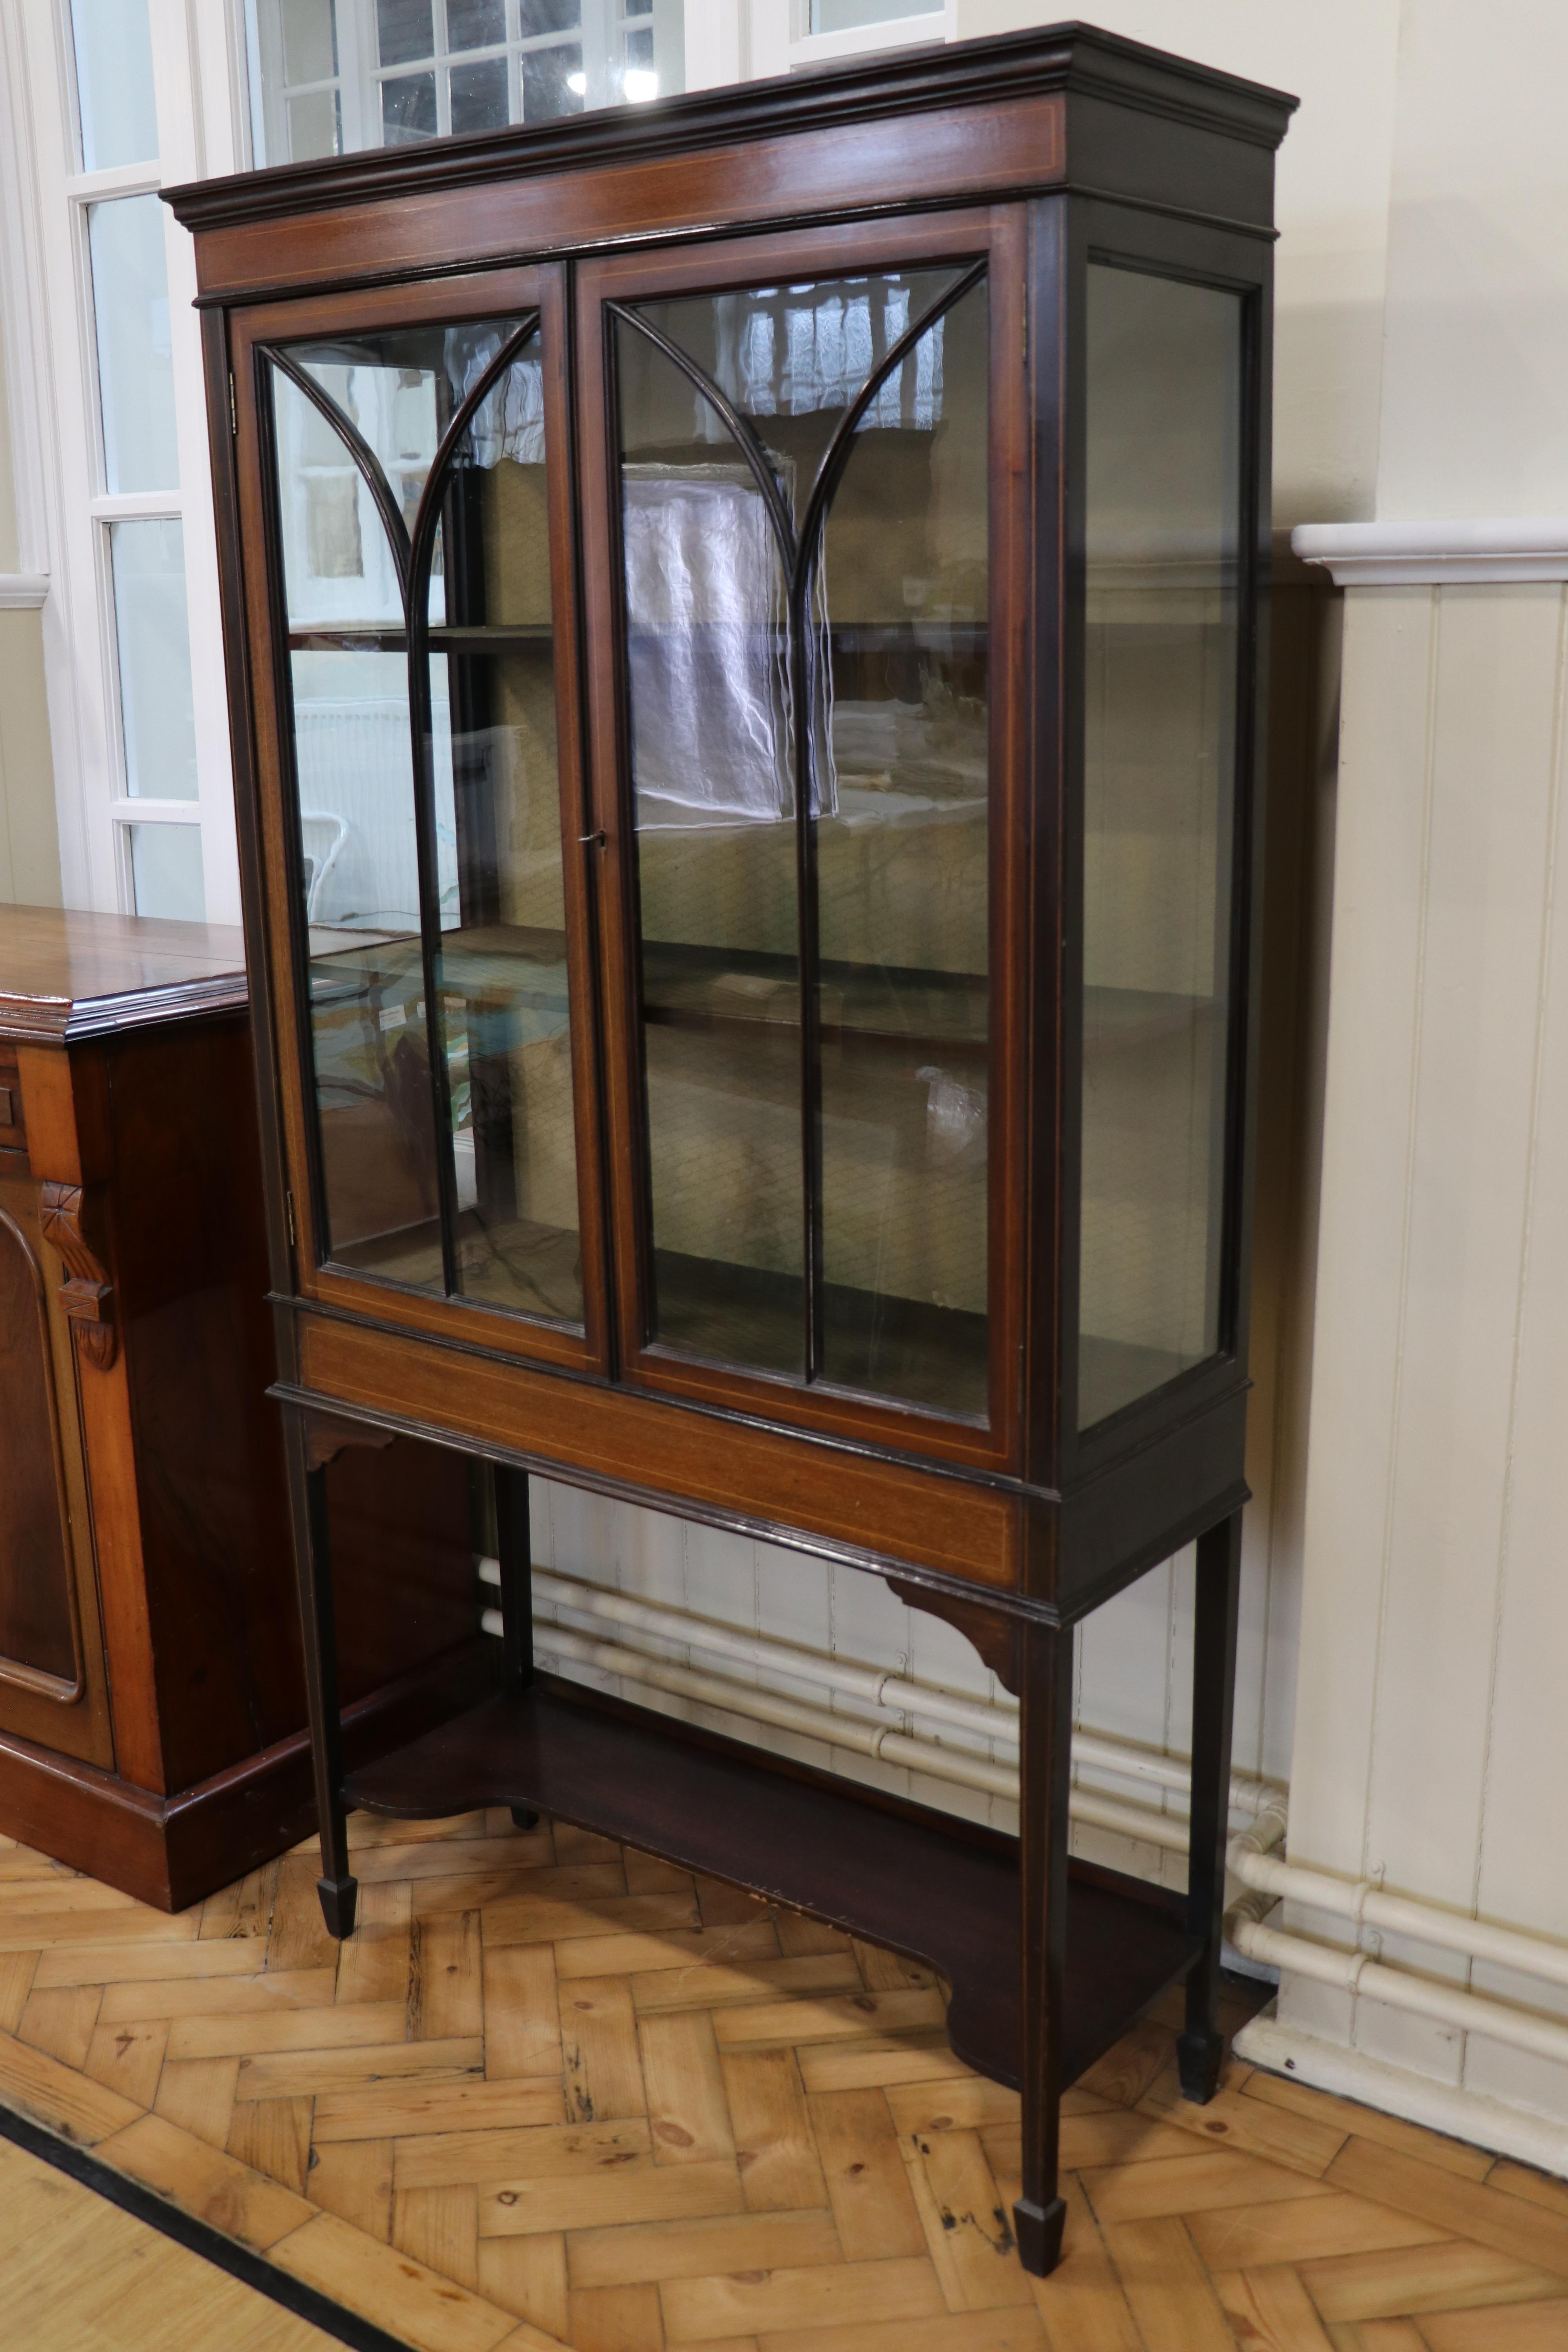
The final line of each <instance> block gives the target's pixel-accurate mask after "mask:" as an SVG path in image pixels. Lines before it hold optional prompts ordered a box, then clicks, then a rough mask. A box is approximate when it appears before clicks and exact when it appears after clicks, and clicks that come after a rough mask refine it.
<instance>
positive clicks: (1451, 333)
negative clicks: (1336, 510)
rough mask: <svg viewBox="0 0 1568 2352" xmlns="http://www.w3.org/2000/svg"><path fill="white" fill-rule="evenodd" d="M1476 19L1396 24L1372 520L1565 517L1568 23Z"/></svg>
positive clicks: (1448, 13) (1517, 8) (1513, 11)
mask: <svg viewBox="0 0 1568 2352" xmlns="http://www.w3.org/2000/svg"><path fill="white" fill-rule="evenodd" d="M1478 28H1479V20H1478V18H1477V16H1476V15H1475V13H1474V12H1473V11H1466V10H1465V9H1463V8H1462V7H1461V6H1460V5H1458V0H1405V5H1404V7H1403V9H1402V11H1401V24H1400V41H1399V68H1398V71H1399V82H1398V91H1399V95H1398V121H1397V131H1396V136H1395V141H1394V173H1393V185H1392V205H1391V210H1390V224H1389V248H1388V309H1387V331H1386V341H1385V357H1384V394H1383V425H1382V436H1381V456H1380V463H1379V472H1378V485H1377V512H1378V514H1379V515H1380V516H1391V517H1392V516H1398V517H1419V516H1444V517H1447V516H1454V515H1514V514H1563V513H1568V405H1565V401H1564V385H1568V263H1565V260H1564V253H1565V250H1568V170H1565V169H1564V163H1563V90H1564V89H1568V10H1564V9H1563V8H1562V7H1560V6H1558V5H1555V0H1500V5H1495V6H1493V7H1492V8H1491V9H1489V11H1488V12H1487V15H1486V19H1485V37H1483V38H1479V39H1478V37H1477V33H1478ZM1324 519H1325V520H1327V519H1328V518H1324Z"/></svg>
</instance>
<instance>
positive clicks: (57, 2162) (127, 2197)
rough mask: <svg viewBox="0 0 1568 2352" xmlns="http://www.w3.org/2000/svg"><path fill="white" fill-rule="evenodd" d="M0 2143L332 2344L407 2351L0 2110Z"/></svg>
mask: <svg viewBox="0 0 1568 2352" xmlns="http://www.w3.org/2000/svg"><path fill="white" fill-rule="evenodd" d="M0 2139H8V2140H10V2141H11V2142H12V2144H13V2145H14V2146H15V2147H21V2148H26V2152H27V2154H28V2155H29V2156H36V2157H37V2158H39V2159H40V2161H41V2162H43V2163H45V2164H51V2165H53V2167H54V2168H55V2170H56V2171H57V2172H64V2173H68V2175H69V2177H70V2178H71V2179H73V2180H79V2181H80V2183H81V2185H82V2187H83V2188H84V2189H91V2190H92V2191H93V2193H94V2195H95V2196H99V2197H101V2198H103V2199H104V2200H106V2201H107V2202H108V2203H109V2204H110V2205H118V2206H119V2207H120V2210H121V2212H123V2213H130V2214H133V2215H134V2217H135V2219H136V2220H137V2221H145V2222H147V2223H148V2225H149V2226H150V2227H151V2228H153V2229H154V2230H159V2231H162V2232H163V2236H164V2237H165V2238H173V2239H174V2242H175V2244H176V2245H180V2246H184V2247H185V2248H187V2249H188V2251H189V2252H191V2253H193V2254H200V2255H201V2257H202V2259H203V2261H204V2262H208V2263H214V2264H215V2265H216V2268H217V2269H219V2270H220V2271H226V2272H227V2273H228V2274H229V2276H230V2278H237V2279H238V2280H239V2281H240V2282H241V2284H244V2285H246V2286H249V2287H254V2288H255V2289H256V2292H257V2293H258V2294H264V2295H265V2296H266V2297H267V2299H268V2303H276V2304H279V2305H281V2307H282V2308H283V2309H284V2310H285V2311H291V2312H292V2313H293V2314H294V2316H295V2317H296V2319H308V2320H309V2321H310V2325H311V2326H313V2327H319V2328H320V2329H321V2333H322V2335H323V2336H335V2337H336V2339H337V2341H338V2342H339V2343H340V2344H348V2345H351V2346H352V2347H353V2352H408V2346H407V2344H406V2343H405V2340H404V2338H403V2337H402V2336H389V2335H388V2334H387V2333H386V2330H385V2329H384V2328H383V2327H377V2326H375V2325H374V2321H372V2320H368V2319H361V2318H360V2317H359V2315H358V2314H357V2313H355V2312H352V2311H345V2310H344V2308H343V2306H342V2304H341V2303H333V2302H332V2301H331V2297H330V2296H328V2295H324V2294H320V2293H319V2292H318V2291H317V2289H316V2288H315V2287H313V2286H307V2285H306V2284H304V2282H303V2281H302V2280H300V2279H294V2278H290V2277H289V2273H287V2271H280V2270H277V2269H275V2268H274V2266H273V2265H272V2263H269V2262H267V2261H265V2260H264V2259H263V2258H262V2256H261V2255H260V2254H253V2253H252V2252H251V2251H250V2249H249V2247H248V2246H239V2245H236V2243H235V2242H234V2240H233V2239H232V2238H226V2237H225V2236H224V2234H223V2232H222V2231H221V2230H215V2229H213V2228H212V2227H211V2225H210V2224H209V2223H208V2222H205V2221H196V2220H195V2219H194V2218H193V2216H192V2215H191V2214H189V2213H184V2212H182V2211H181V2210H180V2208H179V2207H178V2206H177V2205H171V2204H170V2203H169V2201H168V2200H167V2199H166V2198H163V2197H160V2196H159V2194H158V2192H157V2190H156V2189H146V2188H144V2187H143V2186H142V2182H141V2181H139V2180H132V2179H128V2178H127V2177H126V2175H125V2174H124V2173H123V2172H116V2171H115V2169H114V2168H113V2167H112V2165H108V2164H105V2163H104V2162H103V2161H102V2160H101V2158H99V2157H96V2156H91V2155H89V2153H88V2151H87V2149H86V2148H81V2147H75V2146H74V2145H73V2144H72V2143H71V2141H69V2140H67V2139H60V2138H58V2137H57V2136H56V2134H55V2133H53V2132H51V2131H46V2130H45V2129H44V2127H43V2126H42V2125H41V2124H35V2123H30V2122H29V2121H28V2120H27V2118H26V2116H19V2115H17V2114H16V2112H15V2111H14V2110H13V2109H12V2108H9V2107H0Z"/></svg>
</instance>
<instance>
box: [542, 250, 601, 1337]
mask: <svg viewBox="0 0 1568 2352" xmlns="http://www.w3.org/2000/svg"><path fill="white" fill-rule="evenodd" d="M572 277H573V265H572V264H571V263H570V262H556V263H553V264H549V263H547V264H544V265H542V267H541V268H540V271H539V293H538V302H539V310H540V320H541V331H540V344H541V350H542V357H543V362H544V446H545V457H546V465H545V497H546V500H547V505H548V521H549V533H550V577H551V583H552V590H551V593H552V610H553V612H554V615H555V622H554V626H555V646H556V661H555V732H556V746H557V760H558V763H559V768H560V776H561V857H562V868H563V878H564V882H565V899H566V970H567V976H568V984H569V986H570V989H571V992H572V997H573V1001H574V1003H575V1004H576V1006H577V1008H578V1012H579V1014H580V1018H578V1019H577V1020H576V1021H574V1023H573V1024H572V1098H573V1102H574V1106H575V1118H576V1134H577V1202H578V1207H577V1216H578V1231H579V1233H580V1234H581V1235H582V1244H583V1306H584V1318H585V1326H586V1330H587V1336H588V1349H589V1355H590V1358H591V1360H592V1362H593V1363H594V1365H595V1369H596V1370H598V1371H599V1372H601V1373H603V1374H604V1375H605V1377H606V1378H608V1377H610V1376H611V1375H612V1373H613V1370H614V1368H615V1364H616V1356H617V1352H618V1351H617V1348H616V1315H615V1312H614V1302H613V1299H612V1297H611V1288H610V1286H611V1271H610V1269H611V1250H610V1245H609V1239H608V1235H609V1219H610V1213H611V1212H610V1201H611V1187H610V1181H609V1170H608V1167H607V1166H606V1163H605V1134H606V1132H607V1127H606V1119H605V1090H604V1076H603V1073H604V1061H605V1048H604V1039H605V998H604V996H603V992H602V990H601V987H600V956H599V934H600V932H601V930H602V929H605V928H606V926H605V921H604V914H603V908H602V907H601V898H602V896H603V894H604V887H605V875H604V870H603V869H604V866H605V848H606V846H607V836H606V835H605V833H603V832H602V831H601V830H600V822H599V820H598V819H597V818H596V817H595V815H594V814H593V809H594V798H593V777H592V774H591V772H590V768H589V756H590V755H589V745H590V742H591V740H592V738H591V733H590V728H589V712H588V701H589V688H588V679H589V677H590V675H591V672H590V669H589V666H588V664H587V662H586V661H585V659H584V652H585V648H586V645H587V617H586V610H585V597H584V533H583V514H582V503H581V499H580V497H579V494H578V488H577V462H576V460H577V451H578V448H579V446H580V442H579V426H578V420H577V414H576V407H575V404H574V399H573V383H574V374H575V371H576V354H575V345H576V331H577V330H576V316H575V307H574V300H573V291H574V289H573V284H572Z"/></svg>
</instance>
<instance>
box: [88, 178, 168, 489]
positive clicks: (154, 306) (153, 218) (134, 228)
mask: <svg viewBox="0 0 1568 2352" xmlns="http://www.w3.org/2000/svg"><path fill="white" fill-rule="evenodd" d="M163 217H164V215H163V205H161V204H160V202H159V201H158V198H157V197H156V196H153V195H146V196H121V197H119V198H118V199H116V201H115V202H113V203H112V204H102V205H89V207H88V246H89V253H90V256H91V261H92V296H93V311H94V315H95V317H96V320H97V324H98V384H99V399H100V404H101V406H102V412H103V471H104V485H105V488H108V489H110V490H113V491H121V490H173V489H177V488H178V487H179V481H180V461H179V453H178V450H177V448H176V446H175V441H174V362H173V358H172V354H171V350H170V342H169V280H168V275H167V271H166V269H165V267H164V261H163Z"/></svg>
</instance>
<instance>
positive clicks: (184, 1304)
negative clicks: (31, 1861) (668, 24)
mask: <svg viewBox="0 0 1568 2352" xmlns="http://www.w3.org/2000/svg"><path fill="white" fill-rule="evenodd" d="M266 1279H267V1243H266V1234H265V1230H264V1223H263V1215H262V1201H261V1167H260V1151H259V1147H258V1139H257V1130H256V1092H255V1083H254V1077H253V1073H252V1065H251V1052H250V1022H249V1015H248V1008H247V990H246V977H245V963H244V942H243V940H242V939H241V936H240V933H239V931H238V929H234V928H228V927H225V926H220V925H208V924H205V923H176V922H159V921H151V920H148V919H144V918H139V917H136V916H122V915H99V914H84V913H61V912H60V910H59V909H58V908H54V907H0V1831H4V1832H5V1834H6V1835H7V1836H9V1837H15V1838H19V1839H20V1840H21V1841H22V1843H24V1844H26V1845H29V1846H34V1847H37V1848H38V1849H40V1850H41V1851H42V1852H44V1853H49V1854H53V1855H54V1856H55V1857H56V1858H57V1859H58V1860H59V1861H62V1862H67V1863H70V1864H73V1865H74V1866H75V1867H76V1868H78V1869H80V1870H85V1871H88V1872H89V1873H90V1874H91V1875H92V1876H93V1877H94V1878H98V1879H102V1880H104V1881H106V1882H107V1883H108V1884H109V1885H111V1886H118V1887H120V1888H121V1889H122V1890H123V1891H124V1892H125V1893H126V1894H129V1895H137V1896H139V1897H140V1899H141V1900H142V1902H144V1903H155V1904H158V1905H159V1906H162V1907H163V1909H165V1910H173V1911H180V1910H184V1908H185V1906H187V1905H189V1904H192V1903H195V1902H197V1901H199V1900H200V1899H201V1897H202V1896H203V1895H209V1894H211V1893H212V1892H213V1891H214V1890H215V1889H216V1888H217V1887H220V1886H223V1885H226V1884H228V1883H229V1882H230V1881H231V1880H233V1879H236V1878H238V1877H241V1876H243V1875H244V1874H245V1873H247V1871H250V1870H253V1869H255V1868H257V1867H258V1865H259V1864H262V1863H265V1862H269V1861H270V1860H271V1859H272V1857H273V1855H275V1854H278V1853H282V1852H283V1851H284V1849H285V1848H286V1847H288V1846H290V1845H294V1844H296V1843H298V1842H299V1840H300V1839H301V1838H303V1837H306V1836H308V1835H309V1834H310V1831H311V1829H312V1828H313V1827H314V1824H315V1792H314V1787H313V1776H312V1773H311V1769H310V1742H309V1738H308V1735H307V1731H306V1700H305V1675H304V1663H303V1657H302V1652H301V1644H300V1631H299V1625H298V1622H297V1612H296V1610H295V1607H294V1565H293V1553H292V1549H291V1545H290V1542H289V1496H288V1480H287V1476H286V1474H285V1470H284V1462H283V1433H282V1428H281V1424H280V1422H279V1412H278V1408H277V1407H276V1405H274V1404H272V1403H270V1402H268V1396H267V1390H268V1384H269V1382H270V1381H271V1380H272V1378H273V1375H274V1370H275V1366H274V1360H273V1354H272V1332H271V1329H270V1328H269V1325H268V1312H267V1305H266V1298H265V1295H264V1294H265V1285H266ZM323 1506H324V1508H325V1509H326V1511H327V1513H328V1515H329V1517H330V1521H331V1532H332V1537H333V1540H334V1544H335V1548H336V1553H337V1559H338V1566H339V1576H338V1594H337V1601H338V1616H339V1619H340V1621H341V1627H342V1656H343V1668H344V1680H343V1698H344V1701H345V1706H346V1711H347V1738H348V1740H349V1743H350V1746H351V1748H353V1750H354V1752H355V1756H356V1760H360V1759H366V1758H369V1757H373V1756H374V1755H376V1754H378V1753H379V1752H380V1750H381V1749H382V1748H386V1747H389V1746H394V1747H395V1746H401V1745H403V1744H404V1743H405V1742H406V1741H407V1739H408V1738H410V1737H411V1736H413V1735H414V1734H416V1733H417V1732H421V1731H425V1730H427V1729H429V1728H430V1727H431V1726H432V1725H433V1724H436V1723H438V1722H440V1721H441V1720H442V1719H443V1718H444V1717H447V1716H450V1715H452V1714H454V1713H455V1712H458V1711H459V1710H461V1709H462V1708H463V1707H465V1706H469V1705H471V1704H472V1703H473V1702H474V1701H475V1700H476V1699H477V1698H479V1697H480V1696H483V1693H484V1690H485V1687H486V1679H487V1671H486V1670H487V1651H488V1649H489V1644H488V1643H486V1642H485V1640H484V1639H483V1637H482V1635H481V1633H480V1629H479V1592H478V1588H477V1585H476V1581H475V1578H474V1571H473V1556H472V1548H471V1543H470V1538H469V1507H468V1475H467V1473H466V1471H465V1468H464V1465H463V1464H462V1463H461V1461H460V1460H458V1459H457V1458H456V1457H454V1456H453V1455H451V1454H448V1453H447V1452H444V1451H442V1452H437V1450H435V1449H434V1448H432V1447H429V1446H424V1445H421V1444H418V1443H417V1441H416V1440H413V1439H408V1438H401V1439H398V1440H397V1441H395V1443H394V1444H390V1445H388V1446H387V1447H386V1448H384V1450H382V1451H380V1452H377V1453H374V1454H368V1453H363V1454H362V1453H355V1454H345V1455H344V1456H343V1458H342V1460H341V1461H339V1462H337V1463H335V1464H334V1465H333V1467H332V1470H331V1477H330V1480H329V1482H328V1492H327V1493H326V1494H325V1496H323Z"/></svg>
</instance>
